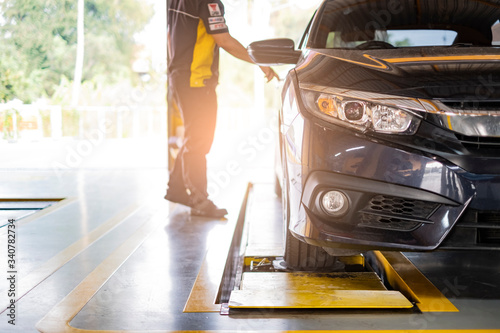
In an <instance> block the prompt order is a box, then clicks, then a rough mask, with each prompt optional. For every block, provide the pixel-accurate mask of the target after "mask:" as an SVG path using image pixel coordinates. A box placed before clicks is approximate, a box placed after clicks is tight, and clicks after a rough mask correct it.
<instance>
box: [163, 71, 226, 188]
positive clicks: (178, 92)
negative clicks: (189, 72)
mask: <svg viewBox="0 0 500 333" xmlns="http://www.w3.org/2000/svg"><path fill="white" fill-rule="evenodd" d="M169 89H172V94H173V98H174V99H175V102H176V103H177V106H178V107H179V110H180V111H181V114H182V119H183V122H184V141H183V145H182V147H181V149H180V151H179V154H178V155H177V158H176V160H175V164H174V167H173V169H172V171H171V173H170V178H169V183H168V187H169V191H173V192H174V193H176V192H178V191H186V189H188V190H189V191H190V192H192V193H194V192H197V193H199V194H202V195H203V196H208V193H207V160H206V155H207V154H208V152H209V151H210V148H211V146H212V143H213V139H214V132H215V123H216V118H217V95H216V93H215V85H213V86H207V87H203V88H192V87H190V85H189V81H188V80H182V79H170V80H169Z"/></svg>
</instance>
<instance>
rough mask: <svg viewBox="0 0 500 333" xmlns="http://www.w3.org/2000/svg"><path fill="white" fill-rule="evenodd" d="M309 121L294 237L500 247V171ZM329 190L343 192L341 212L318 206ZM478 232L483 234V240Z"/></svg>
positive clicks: (337, 242)
mask: <svg viewBox="0 0 500 333" xmlns="http://www.w3.org/2000/svg"><path fill="white" fill-rule="evenodd" d="M308 125H310V126H312V127H311V131H307V130H306V131H305V133H309V135H308V136H306V137H305V138H306V139H305V140H304V145H303V147H304V150H307V149H306V148H305V147H309V149H308V150H307V154H303V155H302V156H308V157H307V159H303V160H302V179H303V185H302V197H301V205H300V208H299V210H300V211H299V213H298V216H301V217H302V218H300V219H298V221H297V223H294V224H292V225H291V231H292V232H293V233H294V234H295V235H296V236H297V237H298V238H300V239H302V240H303V241H305V242H307V243H310V244H313V245H317V246H323V247H339V248H355V249H361V250H363V249H366V250H371V249H397V250H415V251H421V250H434V249H436V248H438V247H440V246H441V247H442V245H443V244H445V245H447V246H449V247H453V248H464V247H467V248H468V247H475V248H482V247H484V248H494V247H498V248H500V242H498V243H499V244H497V240H498V238H499V237H498V233H499V230H500V226H499V225H498V220H497V219H498V218H499V217H500V208H499V206H498V203H499V202H500V175H475V174H471V173H468V172H466V171H464V170H462V169H461V168H459V167H457V166H455V165H453V164H451V163H449V162H448V161H446V160H443V159H440V158H439V157H437V156H429V154H423V153H420V152H418V151H415V150H406V149H404V147H397V146H394V145H392V144H387V143H385V142H382V141H379V140H372V139H368V138H366V137H364V136H362V135H358V134H357V133H352V132H349V131H345V130H342V129H340V130H339V129H335V128H330V127H325V126H322V125H318V124H315V123H310V122H309V121H307V120H306V128H307V126H308ZM308 143H309V144H308ZM326 143H328V144H326ZM331 190H336V191H340V192H342V193H344V194H345V195H346V197H347V198H348V201H347V202H348V205H349V209H348V211H347V213H346V214H344V215H343V216H341V217H332V216H330V215H328V214H327V213H325V211H324V209H322V207H321V198H322V196H323V195H324V194H325V193H326V192H328V191H331ZM485 212H486V213H487V214H490V215H491V216H493V218H490V219H489V221H487V222H485V221H481V218H478V216H480V215H481V214H482V213H485ZM471 216H473V217H472V218H471ZM460 228H462V229H460ZM464 228H465V229H464ZM454 229H456V230H454ZM457 230H459V231H457ZM452 231H453V232H452ZM450 234H451V235H452V236H453V237H452V236H450ZM480 234H483V235H487V236H481V235H480ZM455 236H456V237H455ZM447 238H448V239H447ZM481 238H483V239H488V241H487V242H486V243H484V244H480V243H481ZM443 242H444V243H443Z"/></svg>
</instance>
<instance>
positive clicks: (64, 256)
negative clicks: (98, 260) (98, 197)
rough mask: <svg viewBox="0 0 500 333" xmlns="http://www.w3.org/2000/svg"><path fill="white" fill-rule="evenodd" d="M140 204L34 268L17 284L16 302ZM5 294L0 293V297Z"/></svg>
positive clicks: (5, 307) (138, 206) (4, 307)
mask: <svg viewBox="0 0 500 333" xmlns="http://www.w3.org/2000/svg"><path fill="white" fill-rule="evenodd" d="M140 206H141V205H140V204H134V205H132V206H130V207H129V208H127V209H125V210H123V211H122V212H120V213H119V214H117V215H115V216H113V217H112V218H110V219H109V220H107V221H106V222H105V223H103V224H101V225H100V226H99V227H97V228H95V229H94V230H93V231H91V232H90V233H88V234H87V235H85V236H84V237H82V238H80V239H79V240H78V241H76V242H74V243H73V244H72V245H70V246H68V247H67V248H65V249H64V250H62V251H61V252H59V253H58V254H57V255H55V256H54V257H52V258H51V259H49V260H48V261H46V262H45V263H44V264H43V265H41V266H40V267H38V268H36V269H35V270H34V271H32V272H31V273H29V274H28V275H26V276H25V277H24V278H22V279H21V280H20V281H19V283H18V288H19V292H18V293H17V296H18V297H17V300H19V299H20V298H22V297H23V296H24V295H26V294H27V293H28V292H30V291H31V290H32V289H33V288H35V287H36V286H37V285H39V284H40V283H41V282H43V281H44V280H45V279H47V278H48V277H49V276H50V275H52V274H53V273H54V272H56V271H57V270H58V269H59V268H61V267H62V266H64V265H65V264H66V263H68V262H69V261H70V260H71V259H73V258H74V257H76V256H77V255H78V254H79V253H81V252H82V251H84V250H85V249H86V248H88V247H89V246H90V245H92V244H93V243H95V242H96V241H97V240H99V239H100V238H102V237H103V236H104V235H106V234H107V233H108V232H110V231H111V230H112V229H114V228H115V227H116V226H117V225H119V224H120V223H122V222H123V221H124V220H125V219H126V218H127V217H128V216H130V215H132V214H133V213H134V212H136V211H137V210H138V209H139V208H140ZM3 294H5V293H4V292H0V295H3ZM8 305H9V304H5V305H4V306H3V307H2V308H1V309H2V311H1V312H0V313H2V312H4V311H5V310H6V309H7V306H8Z"/></svg>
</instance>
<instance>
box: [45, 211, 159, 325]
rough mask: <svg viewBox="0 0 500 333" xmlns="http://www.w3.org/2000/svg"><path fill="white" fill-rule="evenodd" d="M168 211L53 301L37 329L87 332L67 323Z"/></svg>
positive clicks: (156, 226)
mask: <svg viewBox="0 0 500 333" xmlns="http://www.w3.org/2000/svg"><path fill="white" fill-rule="evenodd" d="M167 217H168V211H166V212H160V213H158V214H156V215H155V216H153V217H152V218H150V219H149V220H148V221H146V222H145V223H144V224H143V225H142V226H140V227H139V229H138V230H137V231H136V232H135V233H134V234H133V235H132V236H130V237H129V238H128V239H127V240H126V241H125V242H124V243H123V244H122V245H121V246H120V247H119V248H118V249H116V250H115V251H114V252H113V253H112V254H111V255H109V256H108V257H107V258H106V259H105V260H104V261H103V262H102V263H101V264H99V266H97V267H96V268H95V269H94V270H93V271H92V272H91V273H90V274H89V275H88V276H87V277H86V278H85V279H84V280H83V281H82V282H81V283H80V284H79V285H78V286H77V287H76V288H75V289H73V291H71V293H69V294H68V295H67V296H66V297H65V298H64V299H63V300H62V301H61V302H59V304H57V305H56V306H55V307H54V308H53V309H52V310H51V311H49V313H47V315H45V317H44V318H42V320H40V321H39V322H38V324H37V325H36V328H37V329H38V330H40V331H41V332H50V333H58V332H87V331H86V330H81V329H77V328H74V327H71V326H70V325H69V323H70V322H71V320H72V319H73V318H74V317H75V316H76V315H77V314H78V312H80V310H81V309H83V307H84V306H85V304H87V302H88V301H89V300H90V299H91V298H92V297H93V296H94V295H95V294H96V293H97V292H98V291H99V289H101V287H102V286H103V285H104V284H105V283H106V281H108V279H109V278H110V277H111V276H112V275H113V274H114V273H115V272H116V271H117V270H118V269H119V268H120V266H121V265H122V264H123V263H124V262H125V261H126V260H127V259H128V258H129V257H130V256H131V255H132V254H133V253H134V252H135V251H136V250H137V249H138V248H139V246H140V245H141V244H142V243H143V242H144V241H145V240H146V239H147V238H148V237H149V235H151V234H152V233H153V232H154V231H155V230H156V229H158V227H160V226H163V224H164V223H165V222H166V220H167Z"/></svg>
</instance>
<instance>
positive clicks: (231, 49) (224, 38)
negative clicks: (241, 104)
mask: <svg viewBox="0 0 500 333" xmlns="http://www.w3.org/2000/svg"><path fill="white" fill-rule="evenodd" d="M212 37H213V38H214V40H215V42H216V43H217V45H219V46H220V47H222V48H223V49H224V50H226V51H227V52H228V53H229V54H231V55H232V56H234V57H236V58H238V59H241V60H243V61H246V62H249V63H251V64H255V63H254V62H253V61H252V58H250V56H249V55H248V52H247V49H246V48H245V47H244V46H243V45H241V43H240V42H239V41H238V40H236V39H235V38H234V37H233V36H231V35H230V34H229V33H228V32H223V33H220V34H213V35H212ZM259 67H260V69H261V70H262V71H263V72H264V74H265V75H266V78H267V82H269V81H271V80H272V79H273V78H277V79H278V80H279V76H278V74H276V72H275V71H274V70H273V69H272V68H271V67H267V66H259Z"/></svg>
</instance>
